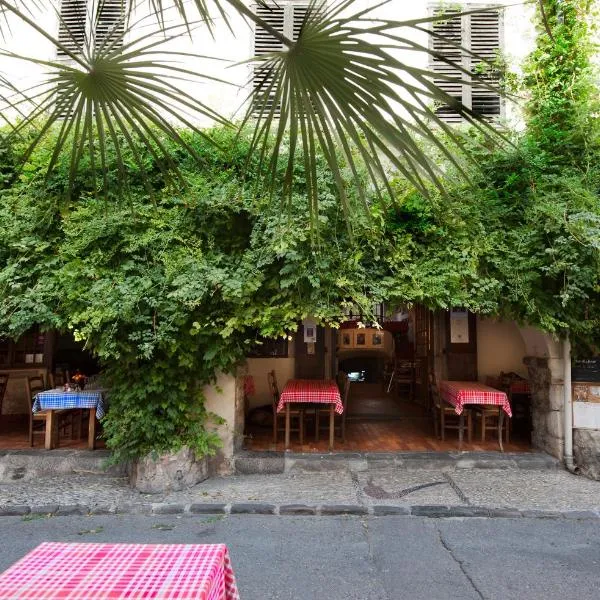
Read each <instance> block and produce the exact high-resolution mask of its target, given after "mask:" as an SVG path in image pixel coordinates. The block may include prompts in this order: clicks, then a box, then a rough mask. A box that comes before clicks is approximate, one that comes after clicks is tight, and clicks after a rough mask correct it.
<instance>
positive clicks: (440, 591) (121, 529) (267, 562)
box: [0, 515, 600, 600]
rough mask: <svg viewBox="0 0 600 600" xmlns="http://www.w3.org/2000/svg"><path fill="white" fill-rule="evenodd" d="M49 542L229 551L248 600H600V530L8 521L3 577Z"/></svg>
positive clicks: (508, 522)
mask: <svg viewBox="0 0 600 600" xmlns="http://www.w3.org/2000/svg"><path fill="white" fill-rule="evenodd" d="M42 541H71V542H81V541H86V542H90V541H96V542H109V541H110V542H146V543H216V542H224V543H226V544H227V545H228V547H229V550H230V554H231V559H232V562H233V567H234V571H235V574H236V577H237V580H238V587H239V589H240V592H241V597H242V600H271V599H278V600H279V599H281V600H284V599H285V600H291V599H294V600H296V599H300V600H312V599H315V600H316V599H319V600H337V599H340V600H341V599H344V600H380V599H381V600H383V599H386V600H402V599H407V600H408V599H410V600H420V599H423V600H446V599H450V598H453V599H460V600H470V599H482V598H485V599H486V600H487V599H490V600H492V599H497V600H509V599H513V598H514V599H519V600H521V599H537V598H540V599H542V598H543V599H544V600H553V599H555V598H556V599H560V600H565V599H569V598H577V599H579V600H583V599H588V598H589V599H597V598H599V597H600V523H599V522H598V521H568V520H565V519H539V518H538V519H523V518H522V519H473V518H469V519H419V518H415V517H380V518H376V517H364V518H361V517H273V516H251V515H241V516H215V517H207V516H202V517H193V516H181V517H179V516H163V517H157V516H154V517H143V516H131V515H125V516H106V517H101V516H97V517H53V518H45V517H44V518H34V519H29V518H27V517H25V518H19V517H2V518H0V570H4V569H5V568H7V567H8V566H9V565H10V564H12V563H13V562H14V561H16V560H17V559H19V558H20V557H22V556H23V555H24V554H26V553H27V552H28V551H29V550H31V549H32V548H34V547H35V546H36V545H37V544H39V543H40V542H42Z"/></svg>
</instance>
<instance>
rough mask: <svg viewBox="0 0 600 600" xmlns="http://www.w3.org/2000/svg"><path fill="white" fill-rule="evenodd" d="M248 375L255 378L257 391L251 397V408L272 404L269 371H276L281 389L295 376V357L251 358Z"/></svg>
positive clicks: (248, 362) (248, 364)
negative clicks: (268, 379) (268, 378)
mask: <svg viewBox="0 0 600 600" xmlns="http://www.w3.org/2000/svg"><path fill="white" fill-rule="evenodd" d="M246 364H247V368H248V375H251V376H252V378H253V379H254V387H255V389H256V393H255V394H254V396H251V397H250V404H249V408H254V407H255V406H261V405H264V404H271V402H272V401H273V398H272V397H271V393H270V391H269V384H268V381H267V373H268V372H269V371H275V377H276V378H277V383H278V385H279V388H280V389H279V391H281V390H282V389H283V386H284V384H285V382H286V381H287V380H288V379H293V378H294V366H295V362H294V358H293V357H289V358H249V359H248V360H247V363H246Z"/></svg>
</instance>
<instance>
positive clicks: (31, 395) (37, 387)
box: [25, 375, 68, 447]
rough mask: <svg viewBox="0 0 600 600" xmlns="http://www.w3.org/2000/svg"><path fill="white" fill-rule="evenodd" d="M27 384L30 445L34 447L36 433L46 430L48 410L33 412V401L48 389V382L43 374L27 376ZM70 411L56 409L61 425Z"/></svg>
mask: <svg viewBox="0 0 600 600" xmlns="http://www.w3.org/2000/svg"><path fill="white" fill-rule="evenodd" d="M25 385H26V386H27V398H28V399H29V445H30V446H31V447H33V442H34V435H35V434H36V433H43V434H45V432H46V420H47V419H48V411H46V410H38V411H37V412H35V413H34V412H33V403H34V401H35V397H36V395H37V394H39V393H40V392H43V391H44V390H45V389H46V384H45V381H44V377H43V375H34V376H33V377H27V378H26V379H25ZM67 412H68V411H65V410H55V411H54V413H55V414H56V415H57V418H58V419H59V427H60V426H63V425H65V423H66V421H65V418H64V417H65V414H66V413H67ZM40 424H41V425H42V427H38V428H37V430H36V426H37V425H40Z"/></svg>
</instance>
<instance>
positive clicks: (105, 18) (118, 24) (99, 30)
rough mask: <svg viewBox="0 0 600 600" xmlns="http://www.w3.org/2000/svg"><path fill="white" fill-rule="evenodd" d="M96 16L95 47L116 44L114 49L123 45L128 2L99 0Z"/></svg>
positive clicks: (123, 0) (122, 0) (124, 0)
mask: <svg viewBox="0 0 600 600" xmlns="http://www.w3.org/2000/svg"><path fill="white" fill-rule="evenodd" d="M97 3H98V4H97V10H96V15H95V32H94V33H95V45H96V47H99V46H101V45H102V44H105V43H106V44H107V45H110V44H111V42H112V41H114V42H115V44H114V47H119V46H122V45H123V33H124V31H125V21H124V19H123V16H124V15H125V8H126V6H125V4H126V0H97Z"/></svg>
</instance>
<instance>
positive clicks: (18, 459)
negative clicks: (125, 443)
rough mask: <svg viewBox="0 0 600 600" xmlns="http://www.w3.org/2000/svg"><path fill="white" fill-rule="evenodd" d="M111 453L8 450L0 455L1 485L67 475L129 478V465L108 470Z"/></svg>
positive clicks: (111, 467)
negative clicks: (127, 475)
mask: <svg viewBox="0 0 600 600" xmlns="http://www.w3.org/2000/svg"><path fill="white" fill-rule="evenodd" d="M109 457H110V453H109V452H108V451H107V450H93V451H91V450H70V449H57V450H43V449H32V450H5V451H1V452H0V483H9V482H11V481H16V480H25V481H28V480H32V479H35V478H37V477H48V476H53V475H61V474H65V473H93V474H96V475H109V476H112V477H121V476H125V475H126V472H127V467H126V466H125V465H112V466H110V467H107V466H106V461H107V460H108V458H109Z"/></svg>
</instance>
